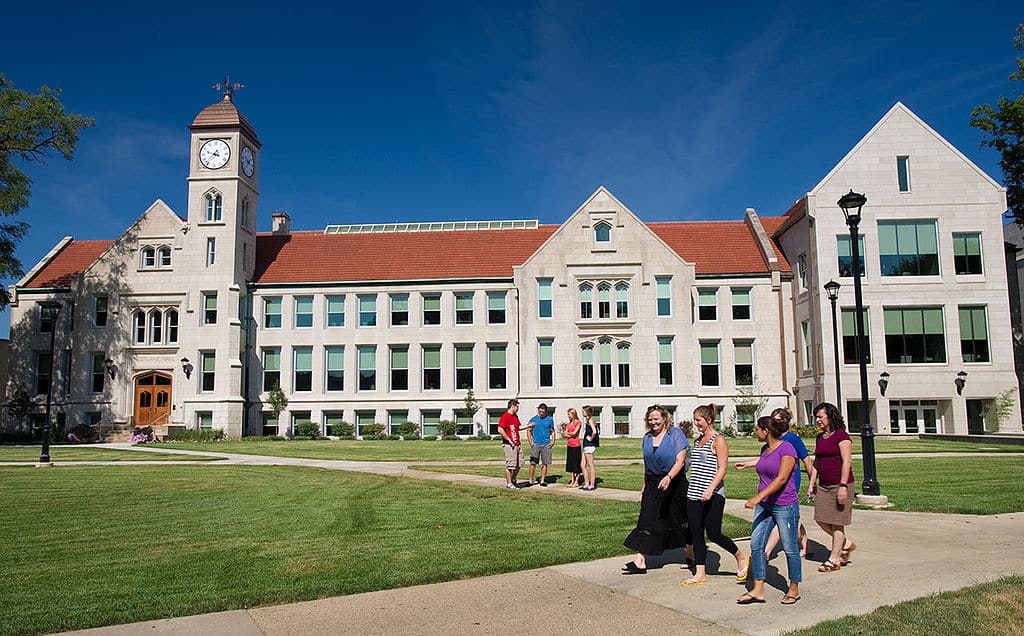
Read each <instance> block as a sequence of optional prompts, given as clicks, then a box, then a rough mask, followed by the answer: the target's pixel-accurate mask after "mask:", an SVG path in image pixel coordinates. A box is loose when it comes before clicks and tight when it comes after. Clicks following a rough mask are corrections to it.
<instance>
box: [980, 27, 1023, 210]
mask: <svg viewBox="0 0 1024 636" xmlns="http://www.w3.org/2000/svg"><path fill="white" fill-rule="evenodd" d="M1013 46H1014V48H1015V49H1016V50H1017V51H1019V52H1021V53H1024V24H1018V25H1017V35H1016V37H1014V39H1013ZM1010 79H1011V80H1016V81H1022V80H1024V57H1018V58H1017V72H1016V73H1013V74H1011V75H1010ZM971 126H974V127H975V128H977V129H979V130H981V131H982V132H983V133H984V135H983V138H982V142H981V146H982V147H985V146H988V147H989V148H993V149H995V150H998V151H999V153H1000V155H1002V157H1001V159H1000V161H999V167H1000V168H1002V170H1003V181H1004V182H1005V184H1006V203H1007V207H1008V209H1009V211H1010V213H1011V214H1013V218H1014V219H1015V220H1016V221H1017V224H1018V225H1022V226H1024V93H1020V92H1019V91H1018V94H1017V97H1016V98H1014V99H1010V98H1007V97H1000V98H999V99H997V100H996V105H995V107H992V106H991V105H990V104H982V105H981V106H978V107H976V108H975V109H974V110H973V111H971Z"/></svg>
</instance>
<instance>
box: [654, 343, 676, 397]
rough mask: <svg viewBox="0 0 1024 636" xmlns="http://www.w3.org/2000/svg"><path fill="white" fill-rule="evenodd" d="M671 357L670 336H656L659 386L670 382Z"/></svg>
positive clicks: (671, 374)
mask: <svg viewBox="0 0 1024 636" xmlns="http://www.w3.org/2000/svg"><path fill="white" fill-rule="evenodd" d="M673 357H674V356H673V354H672V336H658V384H659V385H661V386H669V385H671V384H672V378H673V376H674V374H673V372H672V359H673Z"/></svg>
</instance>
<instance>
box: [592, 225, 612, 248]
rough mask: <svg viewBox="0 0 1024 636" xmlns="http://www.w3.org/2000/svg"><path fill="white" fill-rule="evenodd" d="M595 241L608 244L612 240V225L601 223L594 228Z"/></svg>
mask: <svg viewBox="0 0 1024 636" xmlns="http://www.w3.org/2000/svg"><path fill="white" fill-rule="evenodd" d="M594 240H595V241H596V242H598V243H607V242H609V241H611V240H612V226H611V224H610V223H607V222H605V221H601V222H600V223H598V224H596V225H595V226H594Z"/></svg>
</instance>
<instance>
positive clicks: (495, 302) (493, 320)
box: [487, 291, 506, 325]
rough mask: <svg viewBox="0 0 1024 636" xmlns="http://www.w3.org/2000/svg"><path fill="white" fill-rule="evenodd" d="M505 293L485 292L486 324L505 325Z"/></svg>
mask: <svg viewBox="0 0 1024 636" xmlns="http://www.w3.org/2000/svg"><path fill="white" fill-rule="evenodd" d="M505 295H506V294H505V292H503V291H502V292H487V322H488V324H491V325H503V324H505Z"/></svg>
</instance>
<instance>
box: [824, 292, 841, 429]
mask: <svg viewBox="0 0 1024 636" xmlns="http://www.w3.org/2000/svg"><path fill="white" fill-rule="evenodd" d="M839 287H840V285H839V283H837V282H836V281H834V280H830V281H828V282H827V283H825V293H826V294H828V300H829V302H830V303H832V350H833V356H834V357H835V361H836V406H837V407H839V412H840V413H842V412H843V410H844V409H843V385H842V382H841V381H840V380H839V331H838V330H837V328H836V300H838V299H839Z"/></svg>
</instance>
